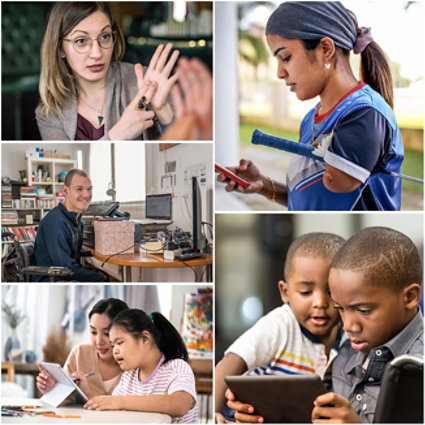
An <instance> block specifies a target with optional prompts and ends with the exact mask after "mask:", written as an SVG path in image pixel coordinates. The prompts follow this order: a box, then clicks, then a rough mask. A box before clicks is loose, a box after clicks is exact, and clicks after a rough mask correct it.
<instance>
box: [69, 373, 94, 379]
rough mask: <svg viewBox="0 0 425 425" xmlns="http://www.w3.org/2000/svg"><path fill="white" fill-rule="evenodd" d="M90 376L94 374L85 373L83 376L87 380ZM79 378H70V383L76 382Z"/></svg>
mask: <svg viewBox="0 0 425 425" xmlns="http://www.w3.org/2000/svg"><path fill="white" fill-rule="evenodd" d="M92 375H94V372H89V373H86V374H84V376H85V377H86V378H87V377H89V376H92ZM78 379H79V378H71V380H72V381H77V380H78Z"/></svg>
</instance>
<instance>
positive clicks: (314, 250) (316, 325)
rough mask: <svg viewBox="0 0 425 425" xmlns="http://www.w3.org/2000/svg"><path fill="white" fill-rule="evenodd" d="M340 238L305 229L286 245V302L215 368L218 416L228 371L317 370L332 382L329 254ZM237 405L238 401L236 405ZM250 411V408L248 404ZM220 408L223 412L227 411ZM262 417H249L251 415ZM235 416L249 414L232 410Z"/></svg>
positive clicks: (282, 285)
mask: <svg viewBox="0 0 425 425" xmlns="http://www.w3.org/2000/svg"><path fill="white" fill-rule="evenodd" d="M343 243H344V239H342V238H341V237H339V236H337V235H334V234H331V233H308V234H305V235H303V236H300V237H298V238H297V239H295V241H294V242H292V244H291V246H290V247H289V250H288V253H287V256H286V261H285V266H284V279H285V280H284V281H280V282H279V291H280V295H281V298H282V301H283V302H284V303H285V304H284V305H282V306H281V307H278V308H276V309H274V310H273V311H271V312H270V313H269V314H267V315H266V316H264V317H263V318H262V319H260V320H259V321H258V322H257V323H256V324H255V325H254V326H253V327H252V328H251V329H249V330H248V331H246V332H245V333H244V334H243V335H242V336H240V337H239V338H238V339H237V340H236V341H235V342H234V343H233V344H232V345H231V346H230V347H229V348H228V349H227V351H226V353H225V356H224V357H223V359H222V360H221V361H220V362H219V363H218V364H217V367H216V371H215V384H216V388H215V389H216V395H215V403H216V415H215V416H216V421H217V422H219V423H220V422H223V421H224V418H225V416H224V415H223V414H222V411H223V405H224V401H225V396H224V394H225V391H226V389H227V386H226V384H225V381H224V378H225V377H226V376H227V375H240V374H243V373H244V372H248V373H249V374H262V375H263V374H264V375H276V374H309V373H316V374H318V375H320V376H321V377H322V379H324V380H325V383H326V381H328V383H330V382H329V381H330V373H329V372H330V371H329V369H330V368H329V366H330V364H331V363H332V360H333V359H334V358H335V356H336V354H337V350H338V345H339V339H340V336H341V335H340V333H339V326H338V323H339V317H338V312H337V311H336V310H335V308H334V306H333V303H332V300H331V298H330V296H329V287H328V276H329V268H330V264H331V261H332V258H333V256H334V255H335V253H336V252H337V251H338V249H339V248H340V247H341V245H342V244H343ZM233 407H234V408H236V409H237V410H238V406H237V405H234V406H233ZM251 410H252V411H251V413H253V409H251ZM223 413H224V414H225V415H226V416H227V415H228V412H227V411H226V410H224V411H223ZM253 418H255V420H258V419H260V418H259V417H258V416H250V417H249V420H252V419H253ZM234 419H236V420H238V421H244V420H245V419H247V416H245V415H244V413H243V412H236V413H235V415H234Z"/></svg>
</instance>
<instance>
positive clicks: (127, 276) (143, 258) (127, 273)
mask: <svg viewBox="0 0 425 425" xmlns="http://www.w3.org/2000/svg"><path fill="white" fill-rule="evenodd" d="M89 249H90V252H91V253H92V255H93V257H94V258H96V259H97V260H99V261H102V262H103V261H106V260H107V262H108V263H111V264H117V265H119V266H122V281H123V282H131V268H132V267H141V268H148V269H149V268H160V269H174V268H184V267H202V266H205V267H206V268H207V271H206V273H207V275H206V280H207V282H212V254H209V253H208V254H202V256H201V257H200V258H195V259H193V260H187V261H185V262H182V261H177V260H164V256H163V255H162V254H143V253H134V254H118V255H114V256H113V257H111V258H109V256H108V255H103V254H100V253H99V252H97V251H95V250H94V249H93V248H89Z"/></svg>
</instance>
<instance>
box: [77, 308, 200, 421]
mask: <svg viewBox="0 0 425 425" xmlns="http://www.w3.org/2000/svg"><path fill="white" fill-rule="evenodd" d="M110 339H111V341H112V344H113V354H114V358H115V360H116V361H117V363H118V364H119V365H120V367H121V369H122V370H123V371H124V372H123V373H122V375H121V380H120V383H119V384H118V385H117V387H116V388H115V389H114V391H113V393H112V396H98V397H94V398H92V399H91V400H89V401H88V402H87V403H86V405H85V406H84V407H86V408H87V409H90V410H122V409H123V410H139V411H144V412H157V413H165V414H168V415H170V416H171V417H172V418H173V420H172V422H173V423H196V422H197V407H196V389H195V378H194V375H193V371H192V369H191V367H190V366H189V364H188V359H189V356H188V353H187V349H186V346H185V344H184V342H183V339H182V337H181V336H180V334H179V333H178V331H177V330H176V328H175V327H174V326H173V325H172V324H171V323H170V322H169V321H168V320H167V319H166V318H165V317H164V316H163V315H162V314H161V313H158V312H155V313H151V314H146V313H145V312H144V311H142V310H138V309H129V310H126V311H123V312H122V313H120V314H119V315H118V316H117V317H115V319H114V320H113V321H112V323H111V330H110Z"/></svg>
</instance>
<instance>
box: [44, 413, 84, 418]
mask: <svg viewBox="0 0 425 425" xmlns="http://www.w3.org/2000/svg"><path fill="white" fill-rule="evenodd" d="M43 416H46V417H47V418H62V419H81V416H80V415H56V414H51V413H44V414H43Z"/></svg>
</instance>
